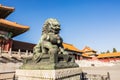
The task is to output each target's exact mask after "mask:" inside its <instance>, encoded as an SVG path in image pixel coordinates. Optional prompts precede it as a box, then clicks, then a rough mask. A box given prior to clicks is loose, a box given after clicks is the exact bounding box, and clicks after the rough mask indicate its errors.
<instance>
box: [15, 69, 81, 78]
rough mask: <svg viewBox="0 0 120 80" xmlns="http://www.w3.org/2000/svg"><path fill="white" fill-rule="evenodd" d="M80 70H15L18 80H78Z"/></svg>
mask: <svg viewBox="0 0 120 80" xmlns="http://www.w3.org/2000/svg"><path fill="white" fill-rule="evenodd" d="M80 73H81V69H80V68H67V69H58V70H22V69H19V70H16V75H17V76H18V80H80Z"/></svg>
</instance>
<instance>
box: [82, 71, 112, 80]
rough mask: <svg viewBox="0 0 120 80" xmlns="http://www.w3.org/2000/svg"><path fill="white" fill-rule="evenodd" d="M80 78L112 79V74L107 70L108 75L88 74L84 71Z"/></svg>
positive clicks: (83, 79)
mask: <svg viewBox="0 0 120 80" xmlns="http://www.w3.org/2000/svg"><path fill="white" fill-rule="evenodd" d="M80 80H110V74H109V72H107V74H106V75H101V74H87V73H85V72H82V73H81V74H80Z"/></svg>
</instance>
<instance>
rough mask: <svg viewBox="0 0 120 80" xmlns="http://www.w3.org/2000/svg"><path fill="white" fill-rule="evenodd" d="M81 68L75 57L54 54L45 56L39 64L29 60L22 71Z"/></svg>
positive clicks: (22, 67)
mask: <svg viewBox="0 0 120 80" xmlns="http://www.w3.org/2000/svg"><path fill="white" fill-rule="evenodd" d="M76 67H79V66H78V64H76V63H75V58H74V56H70V55H65V54H54V55H51V56H49V55H48V54H47V55H43V56H42V57H41V58H40V60H39V59H38V62H36V61H34V60H28V62H27V63H25V64H23V66H21V69H25V70H54V69H64V68H76Z"/></svg>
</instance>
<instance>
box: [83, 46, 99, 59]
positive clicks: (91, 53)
mask: <svg viewBox="0 0 120 80" xmlns="http://www.w3.org/2000/svg"><path fill="white" fill-rule="evenodd" d="M82 52H83V53H82V59H86V60H96V59H97V54H96V52H97V51H95V50H93V49H92V48H90V47H88V46H86V47H85V48H84V49H83V50H82Z"/></svg>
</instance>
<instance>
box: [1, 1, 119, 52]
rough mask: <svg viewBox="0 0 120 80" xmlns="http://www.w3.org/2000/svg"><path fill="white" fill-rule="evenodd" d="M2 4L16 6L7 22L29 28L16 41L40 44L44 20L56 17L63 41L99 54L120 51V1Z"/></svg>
mask: <svg viewBox="0 0 120 80" xmlns="http://www.w3.org/2000/svg"><path fill="white" fill-rule="evenodd" d="M0 4H2V5H5V6H11V7H15V11H14V12H13V13H12V14H11V15H9V17H7V19H8V20H10V21H15V22H17V23H19V24H22V25H28V26H30V30H29V31H27V32H26V33H24V34H21V35H19V36H17V37H15V38H14V39H15V40H20V41H25V42H31V43H37V42H38V40H39V39H40V36H41V31H42V26H43V23H44V21H45V20H46V19H47V18H56V19H58V20H59V22H60V24H61V29H62V30H61V32H60V35H61V37H62V38H63V41H64V42H66V43H70V44H73V45H75V46H76V47H77V48H79V49H80V50H81V49H83V48H84V47H85V46H89V47H91V48H93V49H94V50H97V51H98V53H99V52H103V51H107V50H110V51H112V49H113V48H116V49H117V50H118V51H120V0H0Z"/></svg>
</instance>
